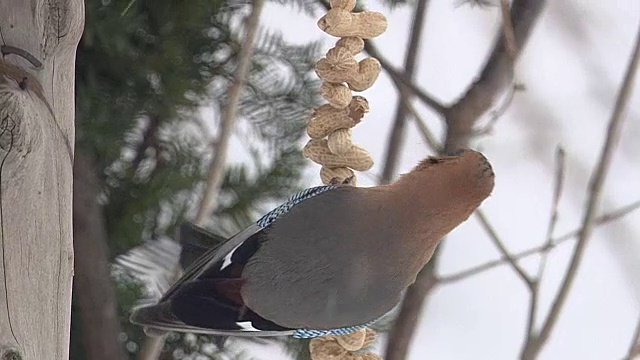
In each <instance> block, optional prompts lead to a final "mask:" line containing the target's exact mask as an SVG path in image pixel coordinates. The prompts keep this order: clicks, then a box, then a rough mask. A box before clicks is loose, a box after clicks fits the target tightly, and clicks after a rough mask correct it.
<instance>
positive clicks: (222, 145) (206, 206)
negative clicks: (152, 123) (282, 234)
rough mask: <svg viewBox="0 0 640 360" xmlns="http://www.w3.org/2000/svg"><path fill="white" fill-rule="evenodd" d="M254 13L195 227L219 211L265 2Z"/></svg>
mask: <svg viewBox="0 0 640 360" xmlns="http://www.w3.org/2000/svg"><path fill="white" fill-rule="evenodd" d="M252 4H253V6H252V8H251V13H250V14H249V17H248V18H247V20H246V24H245V29H246V33H245V36H244V41H243V43H242V47H241V48H240V53H239V54H238V67H237V69H236V73H235V76H234V80H233V83H232V84H231V86H230V87H229V95H228V100H227V101H228V103H227V107H226V109H225V112H224V114H223V115H222V119H221V121H220V134H219V135H218V139H217V141H216V145H215V147H214V154H213V159H212V160H211V163H210V164H209V172H208V175H207V182H206V185H205V189H204V192H203V197H202V200H201V203H200V208H199V209H198V214H197V215H196V218H195V224H197V225H203V224H204V223H205V222H206V219H207V218H208V217H209V216H210V215H211V212H212V211H213V208H214V207H215V201H216V198H217V196H218V191H219V190H220V183H221V182H222V178H223V175H224V172H225V166H226V160H227V151H228V148H229V141H230V139H231V133H232V131H233V127H234V124H235V121H236V113H237V111H238V103H239V101H240V95H241V94H242V87H243V86H244V83H245V81H246V78H247V74H248V73H249V68H250V67H251V55H252V54H253V43H254V41H255V37H256V33H257V31H258V24H259V22H260V14H261V12H262V6H263V4H264V1H263V0H254V1H253V2H252Z"/></svg>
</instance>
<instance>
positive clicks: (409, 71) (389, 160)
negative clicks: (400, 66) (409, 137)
mask: <svg viewBox="0 0 640 360" xmlns="http://www.w3.org/2000/svg"><path fill="white" fill-rule="evenodd" d="M428 4H429V1H428V0H418V2H417V3H416V8H415V10H414V13H413V21H412V25H411V35H410V36H409V44H407V49H408V50H407V55H406V56H405V59H404V74H405V76H406V77H407V78H409V79H410V80H411V79H412V78H413V74H414V72H415V69H416V59H417V57H418V51H419V50H420V43H421V39H422V30H423V28H424V18H425V16H426V14H427V5H428ZM399 90H400V91H402V92H403V93H405V94H406V93H407V91H406V90H405V89H404V86H402V88H399ZM403 95H404V94H403ZM403 95H401V96H403ZM403 97H405V98H406V96H403ZM406 117H407V108H406V107H405V106H404V105H403V103H402V102H398V105H397V106H396V115H395V119H394V120H393V126H392V128H391V134H389V140H388V142H387V151H386V154H387V155H386V159H385V162H384V167H383V169H382V183H384V184H388V183H390V182H391V180H392V177H393V175H394V174H395V172H396V167H397V166H396V165H397V162H398V156H399V154H400V148H401V147H402V143H403V139H404V128H405V125H406Z"/></svg>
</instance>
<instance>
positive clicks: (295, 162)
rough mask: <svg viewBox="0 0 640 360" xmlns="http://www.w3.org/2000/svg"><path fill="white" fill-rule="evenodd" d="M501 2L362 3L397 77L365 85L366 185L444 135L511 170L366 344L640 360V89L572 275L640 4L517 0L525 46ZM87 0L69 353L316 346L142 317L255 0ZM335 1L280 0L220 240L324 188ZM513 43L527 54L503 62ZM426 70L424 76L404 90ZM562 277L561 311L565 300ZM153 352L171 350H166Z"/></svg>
mask: <svg viewBox="0 0 640 360" xmlns="http://www.w3.org/2000/svg"><path fill="white" fill-rule="evenodd" d="M501 3H502V2H501V1H500V0H468V1H465V0H434V1H428V0H413V1H395V0H384V1H371V0H370V1H367V2H366V3H365V2H358V5H357V8H358V9H361V10H362V9H367V10H374V11H380V12H382V13H384V14H385V15H386V16H387V19H388V23H389V26H388V29H387V31H386V32H385V33H384V34H383V35H381V36H380V37H379V38H376V39H374V40H373V41H371V42H369V43H368V48H367V50H368V51H369V55H375V56H376V57H377V58H378V59H379V60H380V61H381V62H382V63H383V72H382V74H381V75H380V77H379V78H378V81H377V82H376V83H375V84H374V86H373V87H372V88H371V89H369V90H367V91H365V92H364V93H362V95H364V96H365V97H366V98H367V99H368V100H369V104H370V108H371V111H370V112H369V114H368V115H366V116H365V118H364V120H363V122H362V123H360V124H359V125H358V126H357V127H355V128H354V131H353V136H354V142H355V143H357V144H359V145H360V146H362V147H364V148H365V149H367V150H368V151H369V152H370V153H371V154H372V156H373V158H374V160H375V165H374V167H373V168H372V169H371V170H370V171H368V172H366V173H359V174H358V185H359V186H371V185H375V184H378V183H381V182H388V181H390V180H393V179H394V178H396V177H398V176H399V175H400V174H402V173H405V172H407V171H409V170H410V169H411V168H412V167H413V166H415V164H416V163H417V162H418V161H419V160H421V159H423V158H425V157H427V156H429V155H434V154H437V152H438V151H439V147H438V146H434V145H438V144H446V145H447V146H448V147H449V148H451V147H457V146H461V145H465V146H469V147H472V148H475V149H478V150H481V151H482V152H483V153H484V154H485V155H486V156H487V157H488V158H489V160H490V161H491V163H492V164H493V167H494V170H495V173H496V187H495V190H494V193H493V195H492V196H491V197H490V198H489V199H488V200H487V201H485V202H484V204H483V207H482V216H480V217H478V216H473V217H472V218H470V220H469V221H467V222H466V223H464V224H463V225H461V226H460V227H459V228H457V229H456V230H454V232H453V233H451V235H450V236H448V237H447V239H446V240H445V241H444V242H443V243H442V244H441V246H440V247H439V251H438V253H437V255H436V256H435V259H434V260H433V261H432V263H430V264H431V265H432V266H430V267H428V269H426V270H425V274H424V276H421V277H420V278H419V280H418V281H419V282H420V281H421V283H422V284H426V286H423V288H424V289H423V290H424V291H422V292H415V291H414V292H412V293H411V294H412V296H416V298H418V299H421V301H420V302H419V303H420V304H422V309H419V308H416V307H415V306H414V307H407V308H403V309H402V310H401V311H399V312H400V315H399V316H400V320H399V321H398V324H396V325H395V327H394V322H393V319H394V316H395V315H397V312H396V314H392V316H389V317H388V319H383V320H382V321H381V322H380V324H377V325H376V326H375V328H376V329H377V330H379V331H380V333H381V336H379V337H378V341H377V342H376V343H375V345H374V346H373V348H372V349H371V351H374V352H377V353H378V354H384V353H385V352H386V351H391V350H387V347H388V345H389V343H392V344H391V345H392V347H393V346H394V344H396V345H397V344H400V345H398V346H399V347H400V348H401V351H400V352H395V353H394V354H395V355H389V356H388V357H387V358H388V359H396V360H397V359H401V358H405V356H406V358H407V359H412V360H422V359H492V360H495V359H518V358H524V359H535V358H538V359H624V358H633V356H634V354H635V355H638V354H640V349H639V348H637V347H636V348H635V349H634V347H633V344H635V342H636V341H637V340H636V338H637V337H638V334H637V331H638V330H637V329H638V328H639V326H640V325H639V324H640V321H639V318H640V240H639V235H640V212H639V211H634V210H635V209H636V208H637V207H640V203H639V201H640V91H638V89H637V88H638V87H637V86H635V94H633V92H632V95H631V96H630V101H629V104H628V106H627V108H628V111H627V112H626V113H625V114H624V115H623V116H624V120H625V122H624V124H623V128H622V136H621V138H620V141H619V144H618V145H617V147H616V148H615V154H614V157H613V160H612V161H611V162H610V172H609V175H608V176H607V178H606V181H605V183H604V187H603V190H602V201H601V202H600V206H599V207H598V208H597V209H596V213H595V215H596V219H595V228H594V232H593V234H592V236H591V238H590V239H588V242H587V240H586V239H585V240H584V241H583V245H585V246H583V247H579V250H578V252H580V254H582V257H581V260H582V261H581V262H579V264H578V265H579V266H577V268H576V269H575V270H572V271H569V269H570V266H569V264H570V263H571V262H572V259H574V258H575V254H576V250H575V249H576V243H577V239H578V237H579V235H580V229H581V226H582V225H581V224H582V223H583V218H584V216H585V211H586V209H587V204H588V202H589V201H590V200H589V199H590V198H591V195H592V191H591V188H590V183H591V179H592V177H593V174H594V172H595V169H596V165H597V163H598V161H599V158H600V153H601V151H602V148H603V144H604V140H605V137H606V136H607V126H608V123H609V120H610V118H611V117H612V113H613V110H614V106H615V103H616V98H617V96H618V93H619V91H620V88H621V84H622V83H623V80H624V78H625V72H626V68H627V66H628V64H629V62H630V57H631V55H632V52H633V49H634V46H635V42H636V41H637V40H636V39H637V33H638V27H639V24H640V2H638V1H637V0H612V1H607V2H604V1H597V0H566V1H546V2H544V1H541V0H540V1H536V0H529V1H522V0H514V1H513V3H512V4H511V7H512V14H511V20H512V22H513V29H515V32H513V34H514V35H515V43H514V45H515V47H514V48H513V49H511V50H509V49H508V46H504V45H505V44H504V41H502V40H501V39H502V34H503V33H505V31H506V32H508V30H509V29H508V27H504V26H503V21H502V19H503V8H501ZM85 4H86V16H87V17H86V29H85V32H84V35H83V38H82V41H81V44H80V47H79V49H78V54H77V88H76V91H77V95H76V105H77V114H76V120H77V128H76V133H77V148H76V164H75V168H74V183H75V184H74V219H73V221H74V248H75V252H76V255H75V259H76V265H75V267H76V268H75V278H74V289H73V290H74V293H73V308H72V337H71V359H77V360H81V359H92V360H93V359H98V360H102V359H105V360H107V359H109V360H113V359H116V360H121V359H144V360H147V359H155V358H160V359H265V360H271V359H273V360H276V359H305V358H308V356H309V354H308V350H306V349H307V343H306V342H304V341H298V340H291V339H269V340H260V341H247V340H236V339H229V340H227V341H224V340H222V339H220V338H213V337H207V336H195V335H190V334H172V335H170V336H169V337H168V338H167V339H166V342H164V341H161V342H158V341H155V342H153V341H150V340H149V339H147V338H145V336H144V333H143V332H142V330H141V329H140V328H139V327H136V326H134V325H132V324H130V323H129V322H128V316H129V312H130V310H131V308H132V307H133V306H134V305H135V304H136V303H138V302H139V301H142V300H144V299H149V298H155V297H158V296H159V295H160V294H161V292H162V291H163V289H165V288H166V287H167V286H168V284H169V283H170V282H171V281H173V278H174V272H175V268H176V264H177V256H178V254H179V251H180V248H179V245H178V244H177V243H176V242H175V241H173V240H172V239H173V238H175V236H174V235H175V231H176V229H177V227H178V226H179V225H180V223H181V222H183V221H185V220H192V219H193V218H194V216H195V214H196V212H197V210H198V207H199V206H200V199H201V196H202V192H203V188H204V186H205V185H204V184H205V182H206V178H207V172H208V167H209V163H210V161H211V159H212V157H213V155H214V152H215V150H216V149H218V147H217V145H218V140H219V135H220V132H221V130H220V124H221V117H222V114H223V113H224V111H225V107H226V106H227V97H228V94H229V87H230V86H231V84H232V82H233V76H234V73H235V70H236V68H237V66H238V63H239V61H240V60H241V58H240V57H239V51H240V49H241V47H242V38H243V34H245V32H246V29H245V24H246V22H245V18H246V16H247V15H248V14H249V13H250V12H251V8H252V2H251V1H243V0H241V1H213V0H191V1H188V2H186V1H185V2H175V1H169V0H154V1H151V0H100V1H97V0H87V1H86V2H85ZM507 5H508V4H507ZM520 10H521V11H520ZM325 12H326V4H325V3H323V2H322V1H321V0H271V1H267V2H266V3H265V6H264V9H263V10H262V13H261V14H260V25H259V28H258V33H257V38H256V41H255V44H254V53H253V56H252V57H251V67H250V70H249V74H248V76H247V79H246V84H245V86H244V87H243V89H242V92H241V97H240V101H239V106H238V113H237V117H236V124H235V126H234V128H233V132H232V137H231V141H230V144H229V148H228V156H227V165H226V167H225V171H224V175H223V181H222V185H221V190H220V192H219V196H218V198H217V201H216V202H215V209H214V210H213V214H211V215H210V216H209V217H208V220H207V222H206V226H207V227H208V228H209V229H211V230H212V231H214V232H216V233H218V234H221V235H224V236H230V235H233V234H234V233H235V232H237V231H238V230H240V229H242V228H243V227H244V226H247V225H248V224H249V223H251V222H252V221H255V220H256V219H257V218H258V217H259V216H260V215H261V214H263V213H264V212H266V211H268V210H270V209H271V208H272V207H273V206H275V205H277V204H279V203H280V202H282V201H285V200H286V199H287V198H288V197H289V196H290V195H292V194H294V193H295V192H296V191H298V190H301V189H303V188H305V187H310V186H315V185H319V184H320V179H319V176H318V172H319V169H320V167H319V166H318V165H316V164H313V163H312V162H311V161H309V160H307V159H304V158H303V157H302V155H301V152H300V151H301V148H302V146H304V144H305V142H306V140H307V137H306V134H305V125H306V121H307V119H308V116H309V114H310V112H311V110H312V108H313V107H314V106H317V105H319V104H321V103H322V99H321V97H320V95H319V85H320V80H319V79H318V78H317V76H316V75H315V73H314V71H313V67H314V65H315V62H316V61H317V60H318V59H320V58H321V57H323V56H324V53H325V52H326V51H327V50H328V49H329V48H331V47H332V46H333V44H334V42H335V40H336V39H335V38H333V37H331V36H329V35H327V34H325V33H323V32H322V31H321V30H320V29H319V28H318V27H317V26H316V22H317V20H318V19H319V18H320V17H321V16H322V15H323V13H325ZM497 40H499V41H501V42H500V43H498V44H497V45H496V41H497ZM507 45H508V44H507ZM365 55H366V54H364V55H363V56H365ZM510 56H515V57H516V58H517V62H516V65H515V68H513V69H511V67H510V66H508V65H505V61H504V59H508V58H510ZM512 75H513V76H512ZM407 79H409V80H407ZM409 81H410V82H411V83H413V84H414V85H415V86H414V87H413V88H410V87H406V86H404V85H406V83H407V82H409ZM402 84H404V85H402ZM474 84H475V85H474ZM416 88H417V89H416ZM469 89H471V90H472V91H468V90H469ZM631 90H632V91H633V87H632V89H631ZM478 94H480V95H478ZM485 95H486V96H485ZM401 98H402V99H403V100H401ZM474 98H476V99H480V98H486V99H484V100H486V101H475V102H474ZM470 109H471V110H470ZM469 112H470V113H471V114H470V115H469ZM461 114H462V115H461ZM457 121H461V122H464V123H465V124H467V128H466V130H464V131H463V130H461V128H460V126H461V125H460V123H458V122H457ZM434 143H437V144H434ZM559 179H563V180H562V181H560V180H559ZM554 194H557V195H558V196H557V199H558V200H557V203H556V201H555V200H554ZM554 209H555V210H554ZM554 213H557V221H555V225H551V226H550V224H552V223H554V220H552V218H553V216H552V215H553V214H554ZM488 230H490V231H488ZM549 244H552V245H549ZM555 244H557V246H554V245H555ZM545 245H546V246H545ZM507 254H508V255H509V256H507ZM507 257H511V258H512V259H513V258H515V259H517V260H513V261H512V262H509V261H505V260H504V259H506V258H507ZM541 264H544V265H541ZM541 268H543V271H541V270H540V269H541ZM569 273H572V275H570V276H575V281H574V282H573V286H571V287H567V286H566V285H565V281H566V278H567V274H569ZM565 287H567V289H568V292H567V295H566V297H565V299H566V302H565V303H564V306H560V307H558V308H557V312H555V314H551V316H550V315H549V314H550V310H552V308H554V306H553V304H554V303H557V298H558V294H559V290H560V289H562V288H565ZM560 293H561V292H560ZM532 309H533V311H532ZM407 314H408V315H411V316H413V318H414V319H416V324H415V330H414V331H413V332H411V333H410V334H411V335H410V336H409V337H410V339H411V341H408V339H406V336H405V338H403V339H401V340H402V341H404V342H402V341H400V342H399V341H398V338H399V335H398V334H399V333H398V331H399V330H398V329H400V328H409V329H412V328H413V327H412V326H411V325H412V323H411V321H410V319H411V318H412V317H411V316H409V317H407ZM408 319H409V320H408ZM550 319H551V321H549V320H550ZM543 330H544V331H543ZM546 330H548V331H546ZM388 332H389V333H390V334H391V337H390V338H389V339H391V340H388V338H387V337H386V335H385V334H387V333H388ZM541 332H546V335H548V337H547V338H546V339H542V340H541V337H540V334H541ZM536 346H538V347H539V348H538V349H537V351H533V350H532V348H535V347H536ZM154 347H155V349H156V352H157V351H159V356H156V355H149V354H150V352H149V351H150V350H149V349H152V348H154ZM525 348H527V349H528V350H529V351H533V352H532V353H531V352H527V351H524V352H523V349H525ZM389 349H391V348H389ZM404 351H406V354H401V353H403V352H404Z"/></svg>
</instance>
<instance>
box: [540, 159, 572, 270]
mask: <svg viewBox="0 0 640 360" xmlns="http://www.w3.org/2000/svg"><path fill="white" fill-rule="evenodd" d="M564 171H565V153H564V149H563V148H561V147H558V148H557V149H556V171H555V174H556V178H555V182H554V184H555V185H554V189H553V198H552V200H551V216H550V218H549V226H548V227H547V240H546V241H545V245H544V247H545V249H549V248H551V244H552V243H553V232H554V231H555V228H556V224H557V222H558V204H559V203H560V196H561V195H562V189H563V188H564ZM548 254H549V251H543V252H542V253H541V258H540V265H539V266H538V274H537V276H536V279H537V280H540V279H541V278H542V275H543V274H544V268H545V266H546V264H547V257H548Z"/></svg>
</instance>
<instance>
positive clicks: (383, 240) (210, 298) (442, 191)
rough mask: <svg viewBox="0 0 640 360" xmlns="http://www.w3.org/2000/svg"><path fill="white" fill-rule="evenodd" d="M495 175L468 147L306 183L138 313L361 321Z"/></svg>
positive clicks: (195, 320) (335, 323)
mask: <svg viewBox="0 0 640 360" xmlns="http://www.w3.org/2000/svg"><path fill="white" fill-rule="evenodd" d="M493 186H494V174H493V171H492V169H491V166H490V165H489V163H488V162H487V160H486V159H485V158H484V156H482V155H481V154H480V153H478V152H475V151H464V152H462V153H460V154H458V155H456V156H444V157H432V158H428V159H426V160H424V161H422V162H421V163H420V164H418V166H416V168H415V169H413V170H412V171H411V172H409V173H408V174H405V175H403V176H402V177H400V178H399V179H398V180H397V181H396V182H394V183H393V184H391V185H385V186H376V187H370V188H356V187H351V186H346V185H338V186H336V187H334V186H326V187H317V188H311V189H308V190H305V191H303V192H301V193H299V194H297V195H296V196H294V197H293V198H292V200H291V201H289V202H287V203H285V204H283V205H282V206H280V207H278V208H276V209H274V210H272V211H271V212H269V213H267V214H266V215H265V216H263V217H262V218H261V219H260V220H258V221H257V222H256V223H254V224H251V225H250V226H248V227H247V228H245V229H244V230H243V231H241V232H240V233H238V234H237V235H235V236H233V237H232V238H230V239H228V240H226V241H225V240H220V239H218V240H219V241H222V244H221V245H220V246H219V247H216V248H212V249H210V250H207V251H206V252H205V253H204V254H203V255H201V256H199V257H198V258H197V259H196V260H195V261H194V259H191V261H192V262H193V263H192V264H191V265H190V266H189V268H188V269H187V270H186V271H185V275H184V276H183V277H181V278H180V280H179V281H178V282H177V283H176V284H174V285H173V286H172V287H171V288H170V289H169V290H168V291H167V292H166V293H165V295H164V296H163V297H162V298H161V299H160V301H159V302H158V303H157V304H154V305H150V306H145V307H141V308H139V309H137V310H136V311H135V312H134V313H133V315H132V321H133V322H135V323H139V324H143V325H145V326H148V327H149V328H152V329H162V330H177V331H195V332H203V333H210V334H234V335H253V336H267V335H269V336H271V335H282V334H284V333H290V334H291V333H293V335H294V336H303V337H309V336H311V337H313V336H319V334H320V335H321V334H325V333H328V334H341V333H344V331H347V332H348V331H353V330H354V329H357V328H358V327H357V326H358V325H362V324H365V323H369V322H371V321H373V320H375V319H377V318H379V317H381V316H382V315H384V314H385V313H387V312H388V311H389V310H391V309H392V308H393V306H395V305H396V304H397V303H398V301H399V300H400V297H401V294H402V292H403V291H404V290H405V289H406V288H407V287H408V286H409V285H411V284H412V283H413V282H414V281H415V278H416V275H417V273H418V272H419V271H420V269H422V267H423V266H424V265H425V264H426V263H427V262H428V261H429V259H430V258H431V256H432V255H433V251H434V250H435V248H436V246H437V245H438V242H439V241H440V239H441V238H442V237H443V236H445V235H446V234H447V233H448V232H450V231H451V230H453V229H454V228H455V227H456V226H458V225H459V224H460V223H462V222H463V221H465V220H466V219H467V218H468V217H469V215H470V214H471V213H472V212H473V211H474V210H475V209H476V208H477V207H478V206H479V205H480V204H481V203H482V201H483V200H484V199H485V198H487V197H488V196H489V195H490V194H491V191H492V190H493ZM181 229H182V230H181V238H184V239H181V240H182V241H183V243H184V241H185V240H189V239H191V240H192V241H193V240H198V239H200V240H206V241H210V240H215V239H217V237H216V236H215V235H213V234H209V233H207V232H206V231H204V230H202V229H199V228H197V227H195V226H192V225H183V227H182V228H181ZM185 245H186V248H185V250H186V252H185V253H184V255H185V259H187V258H193V256H194V254H193V252H194V251H196V250H197V248H198V246H195V245H194V244H191V245H193V246H189V244H188V243H185ZM181 261H182V257H181ZM354 326H355V327H354ZM252 327H253V328H252ZM305 329H311V332H308V331H307V330H305ZM345 329H346V330H345ZM317 330H326V332H323V331H320V332H319V333H318V332H317ZM296 334H297V335H296Z"/></svg>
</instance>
